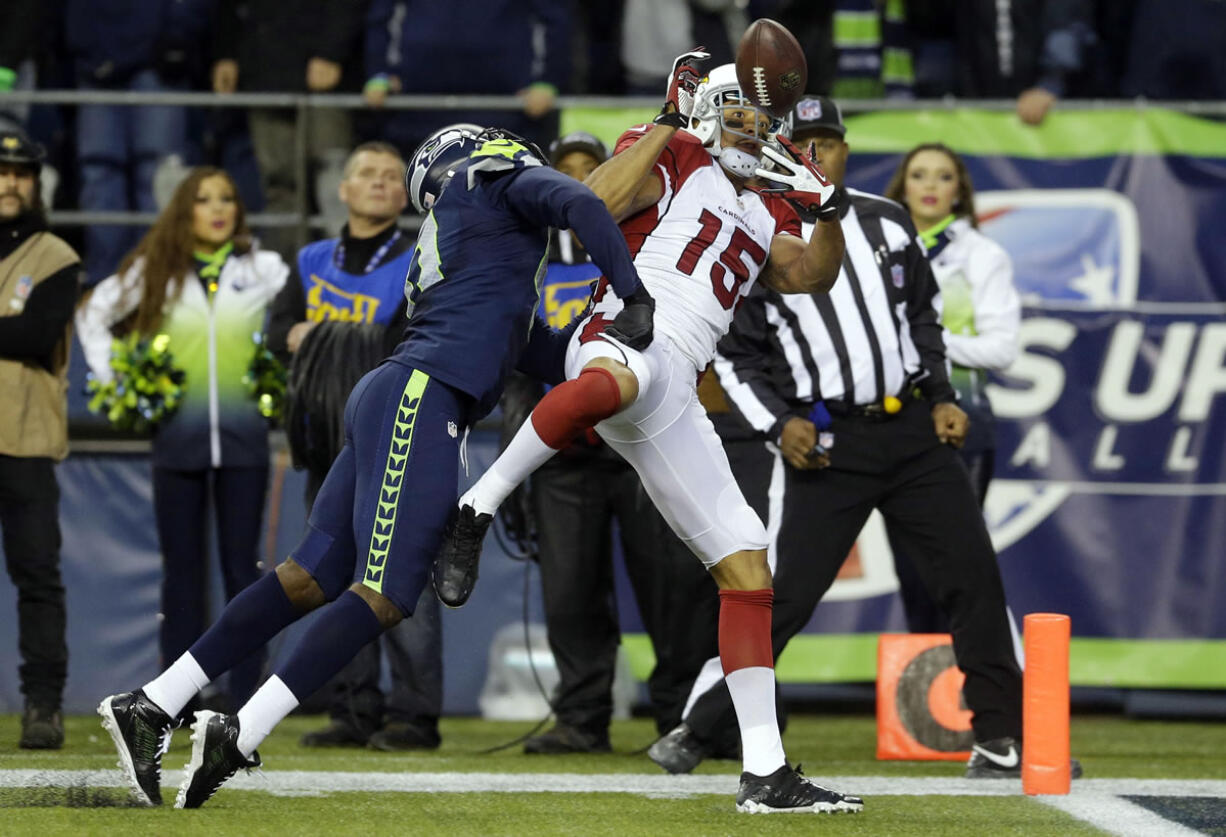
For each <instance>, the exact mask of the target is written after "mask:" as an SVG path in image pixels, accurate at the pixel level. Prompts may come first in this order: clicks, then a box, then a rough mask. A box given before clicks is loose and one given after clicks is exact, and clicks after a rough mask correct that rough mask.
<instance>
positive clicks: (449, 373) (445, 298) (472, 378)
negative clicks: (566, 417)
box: [390, 140, 639, 421]
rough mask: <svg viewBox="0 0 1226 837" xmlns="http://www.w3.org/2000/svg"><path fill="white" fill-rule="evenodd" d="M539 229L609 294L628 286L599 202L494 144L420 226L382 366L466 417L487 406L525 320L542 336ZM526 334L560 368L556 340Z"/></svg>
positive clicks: (517, 354)
mask: <svg viewBox="0 0 1226 837" xmlns="http://www.w3.org/2000/svg"><path fill="white" fill-rule="evenodd" d="M515 147H516V148H519V149H522V148H523V147H522V146H515ZM551 227H560V228H569V229H572V230H574V232H575V234H576V235H577V236H578V237H579V239H580V240H581V241H582V242H583V243H584V246H585V247H586V248H587V251H588V252H589V253H590V254H591V256H592V259H593V261H594V262H595V263H596V264H597V265H599V266H600V267H601V269H602V270H603V271H604V273H605V275H606V276H607V277H608V278H609V281H610V284H611V285H612V286H613V290H614V292H615V293H616V294H617V295H618V296H619V297H624V296H627V295H629V294H631V293H633V292H634V291H635V290H636V289H637V288H638V287H639V284H638V276H637V274H636V273H635V270H634V264H633V262H632V261H631V260H630V254H629V252H628V251H627V249H626V244H625V240H624V239H623V238H622V235H621V232H620V231H619V230H618V227H617V225H616V223H615V222H614V221H613V217H612V216H611V215H610V214H609V212H608V210H607V209H606V208H605V205H604V203H603V202H602V201H601V200H600V199H599V198H597V197H596V195H595V194H593V193H592V191H591V190H590V189H588V188H587V187H586V186H583V185H582V184H581V183H579V182H577V181H575V180H574V179H572V178H570V177H567V176H566V175H563V174H560V173H558V172H556V171H554V170H553V169H550V168H546V167H545V166H543V165H541V164H540V163H539V162H538V161H537V160H536V158H534V157H532V156H531V155H530V154H529V153H528V152H527V150H526V149H524V150H522V151H519V152H512V153H508V149H507V143H506V141H505V140H503V141H500V142H495V143H486V144H485V145H484V146H482V147H481V148H479V149H478V150H477V151H475V152H473V154H472V156H471V157H470V158H469V159H468V160H467V161H465V162H464V163H462V164H461V165H460V166H459V167H458V168H457V169H456V173H455V175H454V176H453V177H452V178H451V181H450V183H449V184H448V186H447V188H446V189H444V190H443V193H442V195H440V196H439V199H438V201H437V202H436V203H435V205H434V208H433V209H432V210H431V212H430V214H429V215H428V216H427V217H426V220H425V222H424V223H423V225H422V229H421V233H420V235H419V236H418V240H417V246H416V248H415V250H414V254H413V262H412V265H411V267H410V269H409V275H408V279H407V281H406V284H405V295H406V297H407V298H408V301H409V311H410V316H409V322H408V326H407V327H406V329H405V334H404V340H403V341H402V342H401V343H400V345H399V346H397V347H396V351H395V352H394V353H393V354H392V356H391V358H390V359H391V360H393V361H395V362H398V363H402V364H404V365H406V366H410V367H413V368H415V369H420V370H422V371H423V372H426V373H428V374H429V375H430V376H431V377H433V378H437V379H438V380H440V381H443V382H444V383H446V384H448V385H450V386H452V387H455V388H456V389H459V390H461V391H462V392H465V393H467V394H468V395H470V396H472V398H473V399H474V401H475V404H474V409H473V412H472V415H471V416H470V421H475V420H476V419H478V418H480V417H481V416H484V415H485V414H486V413H488V412H489V411H490V410H491V409H492V408H493V406H494V405H495V404H496V403H497V401H498V396H499V394H500V393H501V392H502V387H503V384H504V382H505V380H506V377H507V375H508V374H509V373H510V372H511V370H512V369H514V368H515V367H516V366H517V364H518V363H519V361H520V359H521V355H522V354H523V352H524V349H525V347H526V346H527V344H528V341H529V335H530V332H532V331H533V330H534V323H535V329H537V330H539V331H547V326H545V325H544V324H542V323H539V321H537V320H536V318H535V316H534V312H535V311H536V308H537V305H538V301H539V298H540V288H541V280H542V277H543V276H544V274H545V265H546V253H547V250H548V245H549V230H550V228H551ZM537 336H538V338H543V340H538V341H534V344H535V343H538V342H539V343H540V345H541V346H543V347H546V348H545V349H544V350H545V351H550V352H555V353H558V355H559V356H558V357H557V364H556V365H557V367H558V368H560V367H561V356H560V354H561V352H564V350H565V343H564V341H561V340H556V339H554V340H550V339H549V336H548V335H540V334H538V335H537ZM533 368H534V369H536V368H539V366H537V365H535V364H534V365H533ZM526 371H528V370H526Z"/></svg>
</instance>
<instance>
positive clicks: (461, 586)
mask: <svg viewBox="0 0 1226 837" xmlns="http://www.w3.org/2000/svg"><path fill="white" fill-rule="evenodd" d="M493 520H494V516H493V515H492V514H477V512H476V510H474V509H473V507H472V506H468V505H464V506H460V508H459V511H457V512H456V515H455V517H454V518H453V519H452V522H451V525H450V526H448V527H447V535H446V537H445V538H444V539H443V548H442V550H441V551H440V552H439V554H438V557H437V558H436V559H434V592H435V593H437V594H438V598H439V601H441V602H442V603H443V604H445V605H447V607H459V606H460V605H462V604H464V603H465V602H466V601H468V597H469V596H471V595H472V594H473V587H474V586H475V585H476V583H477V564H478V563H479V562H480V560H481V544H482V542H483V541H484V540H485V531H486V530H487V529H489V528H490V523H491V522H492V521H493Z"/></svg>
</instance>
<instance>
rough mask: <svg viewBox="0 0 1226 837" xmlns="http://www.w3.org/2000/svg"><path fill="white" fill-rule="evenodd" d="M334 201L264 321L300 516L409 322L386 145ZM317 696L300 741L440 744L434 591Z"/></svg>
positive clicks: (397, 175) (399, 204) (367, 157)
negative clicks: (330, 221)
mask: <svg viewBox="0 0 1226 837" xmlns="http://www.w3.org/2000/svg"><path fill="white" fill-rule="evenodd" d="M340 200H341V202H342V203H343V204H344V205H345V207H346V208H347V209H348V222H347V223H346V224H345V226H344V228H343V229H342V230H341V234H340V236H339V237H338V238H329V239H326V240H324V241H317V242H315V243H313V244H308V245H307V246H306V247H304V248H302V250H301V251H300V252H299V253H298V260H297V271H295V272H294V273H292V274H291V276H290V279H289V281H288V282H286V284H285V287H284V288H283V289H282V290H281V293H279V294H277V298H276V299H275V300H274V301H273V304H272V310H271V311H270V313H269V322H268V345H269V348H271V349H272V350H273V351H274V352H275V353H277V354H278V355H279V356H281V357H282V358H283V359H284V361H285V363H286V365H287V366H290V378H289V391H290V402H291V406H290V409H289V411H288V418H287V421H286V425H287V435H288V436H289V441H290V449H291V450H292V451H293V453H294V462H295V464H297V465H298V466H299V467H302V466H304V465H305V467H306V469H307V493H306V504H307V509H308V511H309V510H310V508H311V507H312V506H313V505H314V504H315V495H316V494H318V493H319V487H320V486H321V485H322V484H323V480H324V477H325V476H327V474H328V469H329V468H330V467H331V466H332V462H333V461H334V460H335V459H336V457H337V456H338V455H339V454H340V451H341V446H342V445H343V443H344V438H343V431H342V426H343V424H344V412H345V402H346V400H347V399H348V397H349V392H350V390H352V389H353V385H354V384H356V383H357V381H358V379H359V378H360V377H361V376H362V375H364V374H365V373H367V372H369V371H370V370H371V369H373V368H374V367H375V366H377V365H378V364H379V363H380V362H381V361H382V360H383V359H384V358H385V357H387V356H388V355H389V354H390V353H391V350H392V349H394V348H395V347H396V344H397V343H399V342H400V339H401V337H402V335H403V334H404V328H405V325H406V324H407V323H408V319H407V317H406V310H405V309H406V307H407V305H406V301H405V298H404V281H405V276H407V275H408V272H409V265H410V263H411V262H412V260H413V236H411V235H405V234H404V233H402V232H401V230H400V228H399V227H398V226H397V224H396V220H397V218H398V217H399V216H400V213H401V211H402V210H403V209H404V208H405V206H406V205H407V204H408V202H409V195H408V192H407V191H405V183H404V160H403V159H402V158H401V156H400V152H398V151H397V150H396V148H395V146H393V145H390V144H388V143H385V142H368V143H363V144H362V145H359V146H358V147H357V148H355V149H354V150H353V152H352V153H351V154H350V155H349V159H348V160H347V161H346V163H345V176H344V179H343V180H342V181H341V184H340ZM382 650H386V651H387V657H388V661H389V662H390V664H391V665H390V668H391V675H392V680H391V683H392V688H391V691H390V692H389V693H388V695H387V696H386V699H385V697H384V694H383V692H382V691H381V690H380V688H379V680H380V673H381V668H382V666H381V662H380V660H381V655H382ZM326 689H327V691H328V694H329V705H328V712H329V715H331V723H330V724H329V725H328V726H327V727H326V728H324V729H321V730H315V731H313V732H309V733H307V734H306V735H304V736H303V737H302V743H303V745H305V746H307V747H354V746H357V747H360V746H363V745H367V746H370V747H372V748H374V749H377V750H411V749H435V748H436V747H438V745H439V734H438V719H439V715H440V714H442V703H443V648H442V625H441V620H440V617H439V603H438V598H437V597H436V596H435V595H434V591H433V590H432V589H427V590H426V591H424V592H423V593H422V596H421V599H420V600H419V601H418V603H417V609H416V610H414V611H413V618H412V619H405V620H404V621H402V622H401V623H400V624H399V625H397V626H396V627H394V628H391V629H390V630H388V631H387V632H386V633H384V634H383V638H382V642H380V641H379V640H375V641H374V642H372V643H370V644H369V645H367V646H366V647H365V648H363V649H362V650H361V651H360V652H358V655H357V656H356V657H354V658H353V661H352V662H351V663H349V664H348V665H347V666H345V668H344V669H342V670H341V672H340V673H339V674H338V675H337V676H336V677H334V678H333V679H332V681H331V682H330V683H329V684H328V686H327V687H326ZM385 717H386V722H385V720H384V719H385Z"/></svg>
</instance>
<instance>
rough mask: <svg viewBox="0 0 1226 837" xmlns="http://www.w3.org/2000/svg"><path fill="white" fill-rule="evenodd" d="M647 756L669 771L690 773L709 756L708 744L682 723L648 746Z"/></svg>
mask: <svg viewBox="0 0 1226 837" xmlns="http://www.w3.org/2000/svg"><path fill="white" fill-rule="evenodd" d="M647 757H648V758H649V759H651V760H652V761H654V762H655V763H656V764H658V765H660V767H663V768H664V769H665V770H667V771H668V772H669V773H674V774H675V773H689V772H691V771H692V770H693V769H694V768H695V767H697V766H698V765H699V764H701V763H702V760H703V759H705V758H706V757H707V748H706V745H704V744H703V743H702V741H700V740H699V739H698V736H696V735H695V734H694V731H693V730H691V729H690V728H689V725H687V724H684V723H681V724H677V726H675V727H673V728H672V729H671V730H669V731H668V734H667V735H662V736H660V737H659V738H657V739H656V741H655V743H654V744H652V745H651V746H650V747H648V748H647Z"/></svg>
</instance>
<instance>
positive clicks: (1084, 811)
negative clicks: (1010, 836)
mask: <svg viewBox="0 0 1226 837" xmlns="http://www.w3.org/2000/svg"><path fill="white" fill-rule="evenodd" d="M1189 795H1192V796H1200V795H1201V794H1189ZM1039 801H1040V802H1042V803H1044V804H1045V805H1050V806H1051V807H1053V808H1057V809H1059V810H1061V811H1063V812H1064V813H1066V814H1068V815H1070V816H1073V817H1076V818H1077V819H1079V820H1081V821H1082V822H1086V823H1089V824H1090V825H1093V826H1096V827H1098V828H1101V829H1102V830H1103V831H1106V832H1107V833H1108V834H1115V835H1118V837H1153V835H1156V834H1161V835H1162V837H1203V832H1200V831H1196V830H1194V829H1191V828H1188V827H1187V826H1183V825H1180V824H1179V823H1177V822H1172V821H1171V820H1168V819H1166V818H1165V817H1162V816H1159V815H1158V814H1155V813H1154V812H1153V811H1150V810H1148V809H1146V808H1142V807H1141V806H1140V805H1137V804H1136V803H1135V802H1130V801H1128V800H1127V799H1120V798H1119V797H1105V798H1104V797H1092V796H1043V797H1039Z"/></svg>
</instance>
